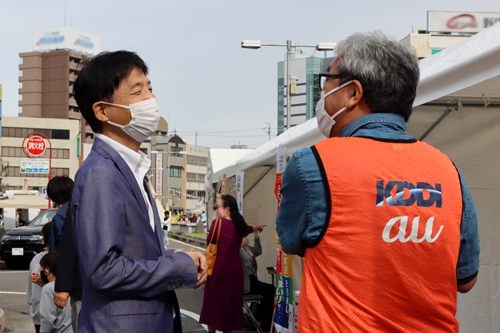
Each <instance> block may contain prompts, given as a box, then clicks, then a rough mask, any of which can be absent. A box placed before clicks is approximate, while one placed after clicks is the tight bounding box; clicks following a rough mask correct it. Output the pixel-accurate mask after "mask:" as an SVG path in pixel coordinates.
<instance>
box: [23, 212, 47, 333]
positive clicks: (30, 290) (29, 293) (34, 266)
mask: <svg viewBox="0 0 500 333" xmlns="http://www.w3.org/2000/svg"><path fill="white" fill-rule="evenodd" d="M51 228H52V222H49V223H46V224H45V225H44V226H43V228H42V236H43V238H42V241H43V242H44V243H45V246H47V248H46V249H45V251H44V252H40V253H38V254H37V255H36V256H34V257H33V259H32V260H31V262H30V274H29V275H28V283H27V284H26V302H27V303H28V304H29V305H31V306H30V316H31V318H33V325H35V331H36V333H40V295H41V294H42V287H41V286H39V285H38V284H36V283H35V282H34V281H35V280H36V277H37V275H38V274H40V270H41V269H40V260H41V259H42V257H43V256H44V255H46V254H47V252H48V251H49V249H48V246H49V237H50V230H51Z"/></svg>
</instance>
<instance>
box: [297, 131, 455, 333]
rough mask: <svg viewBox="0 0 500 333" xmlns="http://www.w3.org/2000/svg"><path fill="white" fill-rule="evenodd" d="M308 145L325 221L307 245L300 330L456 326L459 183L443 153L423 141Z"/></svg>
mask: <svg viewBox="0 0 500 333" xmlns="http://www.w3.org/2000/svg"><path fill="white" fill-rule="evenodd" d="M312 149H313V152H314V154H315V156H316V159H317V161H318V164H319V166H320V169H321V172H322V173H323V177H324V178H326V179H327V180H328V183H327V186H328V189H327V200H328V204H329V206H328V207H329V210H328V214H327V220H328V221H329V223H328V224H327V225H325V228H324V230H323V237H322V238H321V239H320V240H319V243H318V244H317V245H316V246H315V247H312V248H308V249H307V250H306V252H305V258H304V261H305V263H304V271H303V280H302V286H301V292H300V299H299V310H298V315H297V319H298V323H297V328H298V331H299V332H301V333H307V332H309V333H317V332H329V333H330V332H426V333H429V332H458V322H457V320H456V318H455V312H456V303H457V277H456V265H457V261H458V253H459V247H460V223H461V220H462V191H461V185H460V180H459V176H458V172H457V170H456V168H455V166H454V165H453V163H452V162H451V161H450V159H449V158H448V157H447V156H446V155H444V154H443V153H441V152H440V151H439V150H437V149H435V148H433V147H432V146H429V145H428V144H426V143H424V142H420V141H417V142H413V143H401V142H399V143H398V142H381V141H377V140H374V139H369V138H359V137H350V138H331V139H327V140H323V141H321V142H319V143H318V144H316V145H315V146H314V147H313V148H312Z"/></svg>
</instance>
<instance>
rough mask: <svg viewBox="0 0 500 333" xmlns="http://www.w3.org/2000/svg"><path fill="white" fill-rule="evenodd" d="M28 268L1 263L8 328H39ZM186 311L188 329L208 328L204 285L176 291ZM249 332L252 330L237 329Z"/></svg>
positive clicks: (176, 244) (0, 289) (173, 243)
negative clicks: (32, 314) (34, 317)
mask: <svg viewBox="0 0 500 333" xmlns="http://www.w3.org/2000/svg"><path fill="white" fill-rule="evenodd" d="M170 248H175V249H181V250H189V249H191V248H194V249H195V250H197V251H201V252H205V249H201V248H197V247H195V246H191V245H188V244H185V243H182V242H180V241H177V240H174V239H170ZM27 280H28V271H27V270H10V269H8V268H7V267H6V266H5V264H0V299H1V300H0V308H2V309H3V310H4V312H5V321H6V326H7V330H6V332H20V333H21V332H23V333H24V332H35V328H34V326H33V322H32V320H31V317H30V315H29V311H30V306H29V305H28V304H27V303H26V283H27ZM176 293H177V298H178V299H179V305H180V308H181V314H182V327H183V330H184V332H186V333H187V332H204V331H207V328H206V326H205V325H201V324H199V323H198V319H199V315H200V312H201V308H202V304H203V294H204V286H202V287H201V288H199V289H196V290H194V289H180V290H177V291H176ZM233 332H249V331H233Z"/></svg>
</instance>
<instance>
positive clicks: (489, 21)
mask: <svg viewBox="0 0 500 333" xmlns="http://www.w3.org/2000/svg"><path fill="white" fill-rule="evenodd" d="M497 22H500V13H479V12H437V11H429V12H427V29H419V27H418V26H417V25H416V24H413V29H412V32H411V33H410V34H409V35H408V36H406V37H405V38H403V39H402V40H401V42H403V43H407V44H410V45H412V46H413V47H414V48H415V50H416V52H417V56H418V58H419V59H422V58H426V57H429V56H431V55H433V54H436V53H438V52H440V51H442V50H444V49H446V48H448V47H450V46H453V45H455V44H457V43H459V42H461V41H463V40H465V39H467V38H469V37H471V36H473V35H475V34H477V33H478V32H480V31H482V30H484V29H486V28H488V27H490V26H492V25H493V24H495V23H497Z"/></svg>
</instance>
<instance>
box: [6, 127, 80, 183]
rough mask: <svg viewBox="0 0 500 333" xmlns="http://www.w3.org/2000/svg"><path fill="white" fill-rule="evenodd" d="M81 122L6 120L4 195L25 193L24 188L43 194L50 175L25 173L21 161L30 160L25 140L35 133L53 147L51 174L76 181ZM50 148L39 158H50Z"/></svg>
mask: <svg viewBox="0 0 500 333" xmlns="http://www.w3.org/2000/svg"><path fill="white" fill-rule="evenodd" d="M79 130H80V122H79V120H77V119H51V118H32V117H22V118H21V117H3V118H2V141H1V149H2V151H1V156H2V163H3V165H4V168H5V173H4V178H3V179H2V192H4V191H5V190H22V189H23V186H25V185H26V182H27V185H28V186H27V187H28V188H29V189H32V190H38V191H40V192H44V190H43V188H45V187H46V186H47V183H48V181H49V178H48V176H49V175H48V173H23V172H22V170H21V161H22V160H23V159H29V158H28V157H27V156H26V155H25V154H24V152H23V141H24V139H25V137H26V136H27V135H28V134H30V133H33V132H38V133H41V134H43V135H45V136H47V137H48V138H49V140H50V142H51V145H52V159H51V175H52V177H55V176H63V175H65V176H69V177H71V178H72V179H74V178H75V174H76V171H77V170H78V167H79V165H80V164H79V157H80V155H81V149H80V148H81V145H80V141H79ZM49 156H50V150H49V146H47V149H46V150H45V152H44V153H43V154H42V155H40V156H39V157H34V158H32V159H29V160H36V159H37V158H42V159H48V158H49Z"/></svg>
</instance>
